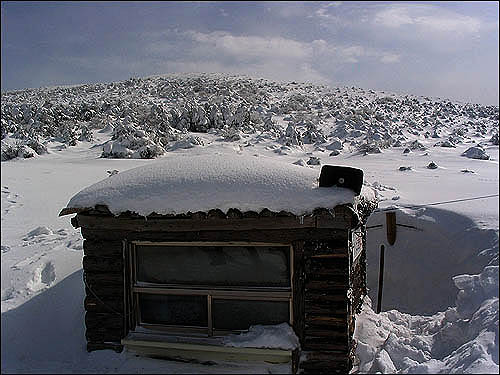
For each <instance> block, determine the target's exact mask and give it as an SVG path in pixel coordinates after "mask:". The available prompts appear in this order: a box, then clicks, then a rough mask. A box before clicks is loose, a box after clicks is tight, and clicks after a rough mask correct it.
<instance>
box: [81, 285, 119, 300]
mask: <svg viewBox="0 0 500 375" xmlns="http://www.w3.org/2000/svg"><path fill="white" fill-rule="evenodd" d="M89 286H90V288H91V290H90V289H89V288H88V287H85V293H86V295H87V296H93V297H95V295H94V294H96V295H97V297H99V298H100V299H102V300H106V299H107V298H123V287H122V288H120V287H117V286H113V285H99V284H95V285H89Z"/></svg>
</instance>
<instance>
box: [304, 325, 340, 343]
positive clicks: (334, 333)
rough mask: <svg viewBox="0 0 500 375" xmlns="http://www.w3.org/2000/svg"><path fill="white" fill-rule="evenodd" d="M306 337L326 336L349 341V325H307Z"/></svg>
mask: <svg viewBox="0 0 500 375" xmlns="http://www.w3.org/2000/svg"><path fill="white" fill-rule="evenodd" d="M305 337H322V338H323V337H325V338H332V339H335V340H337V339H338V340H345V342H346V343H347V325H344V326H339V327H328V328H324V329H320V328H317V327H307V326H306V329H305Z"/></svg>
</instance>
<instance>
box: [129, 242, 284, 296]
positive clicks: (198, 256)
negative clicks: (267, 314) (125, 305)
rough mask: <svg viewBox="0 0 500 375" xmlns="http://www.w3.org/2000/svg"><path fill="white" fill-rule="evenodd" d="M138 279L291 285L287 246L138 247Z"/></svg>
mask: <svg viewBox="0 0 500 375" xmlns="http://www.w3.org/2000/svg"><path fill="white" fill-rule="evenodd" d="M136 250H137V252H136V253H137V280H138V281H144V282H150V283H160V284H184V285H204V286H207V285H212V286H269V287H289V286H290V259H289V258H290V248H289V247H286V246H266V247H264V246H160V245H158V246H140V245H138V246H137V247H136Z"/></svg>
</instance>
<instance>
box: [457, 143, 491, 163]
mask: <svg viewBox="0 0 500 375" xmlns="http://www.w3.org/2000/svg"><path fill="white" fill-rule="evenodd" d="M462 156H465V157H468V158H470V159H480V160H488V159H489V158H490V155H488V154H487V153H486V151H484V149H483V148H482V147H481V146H474V147H470V148H468V149H467V150H465V151H464V152H463V153H462Z"/></svg>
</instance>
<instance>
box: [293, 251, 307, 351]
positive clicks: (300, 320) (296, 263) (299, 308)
mask: <svg viewBox="0 0 500 375" xmlns="http://www.w3.org/2000/svg"><path fill="white" fill-rule="evenodd" d="M292 246H293V253H294V255H293V279H292V283H293V299H292V303H293V329H294V331H295V333H296V335H297V337H298V338H299V342H302V340H303V338H304V303H305V301H304V282H305V274H304V262H303V259H304V241H295V242H293V243H292Z"/></svg>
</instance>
